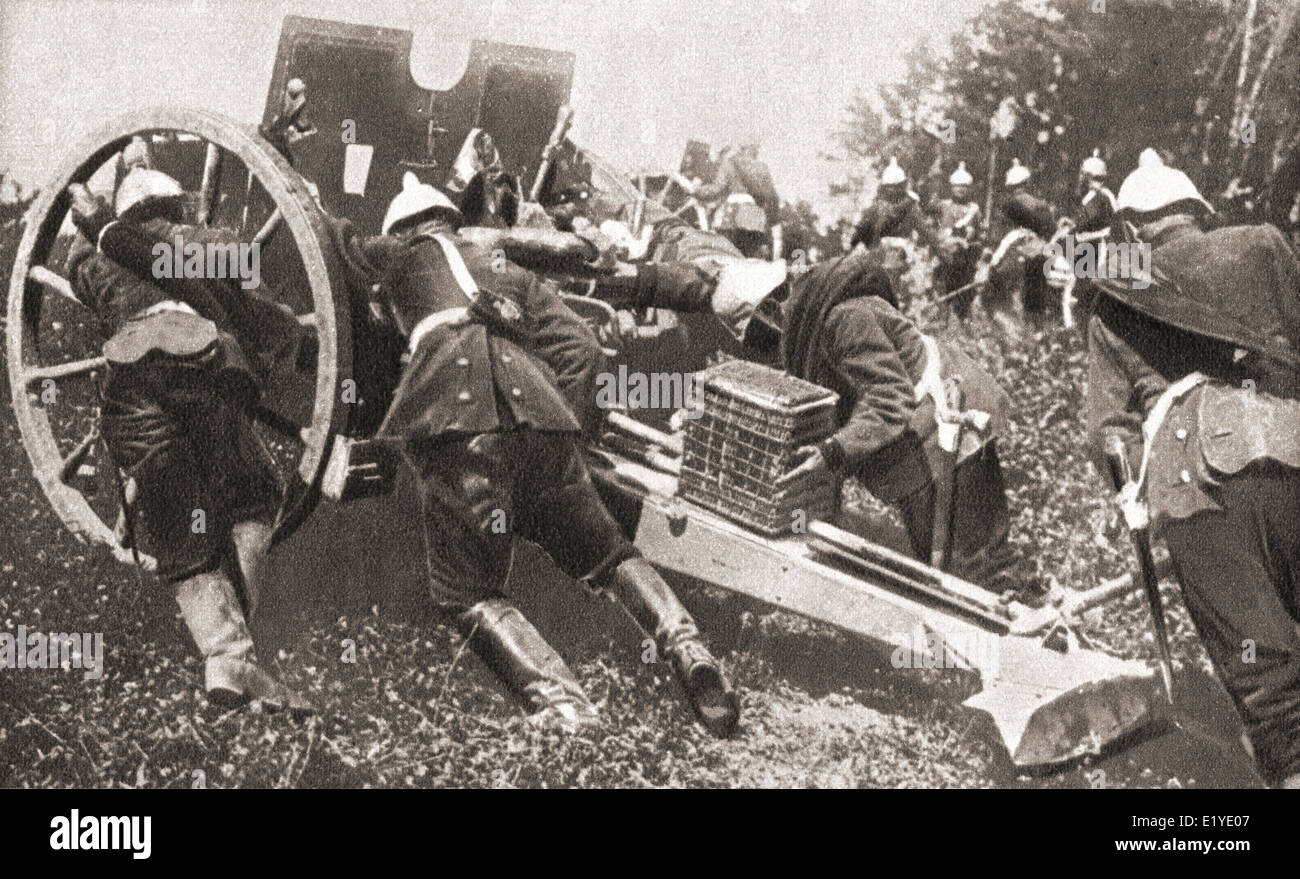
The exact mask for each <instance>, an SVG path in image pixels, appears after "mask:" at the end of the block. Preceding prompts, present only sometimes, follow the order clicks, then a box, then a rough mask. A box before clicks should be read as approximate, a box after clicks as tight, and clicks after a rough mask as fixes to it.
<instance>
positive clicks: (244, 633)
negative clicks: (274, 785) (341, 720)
mask: <svg viewBox="0 0 1300 879" xmlns="http://www.w3.org/2000/svg"><path fill="white" fill-rule="evenodd" d="M176 603H177V604H178V605H180V608H181V616H183V617H184V618H185V625H186V626H187V627H188V628H189V630H190V634H191V635H192V636H193V637H194V643H195V644H196V645H197V646H198V648H199V653H200V654H201V655H202V656H203V659H204V669H203V674H204V683H205V686H206V688H207V691H208V696H209V698H210V699H212V701H213V702H215V703H217V704H221V705H225V706H230V707H237V706H239V705H242V704H244V703H246V702H249V701H251V700H253V699H262V700H265V701H267V702H269V703H272V704H276V705H279V706H281V707H285V708H288V709H289V710H290V711H293V712H294V713H295V714H309V713H311V712H312V710H313V708H312V705H311V703H310V702H308V701H307V700H306V699H304V698H303V697H302V696H299V695H298V694H297V693H295V692H294V691H292V690H290V689H289V688H288V687H287V686H285V685H284V684H283V683H281V682H280V681H278V680H276V679H275V678H274V677H272V676H271V675H270V674H269V673H268V672H266V671H265V670H264V669H263V668H262V667H261V666H259V665H258V664H257V660H256V658H255V657H254V655H253V636H252V634H251V633H250V632H249V631H248V624H247V622H246V621H245V619H244V612H243V610H242V609H241V608H240V606H239V599H238V598H237V597H236V595H235V587H234V584H233V583H231V581H230V578H229V577H228V576H226V574H224V573H222V572H221V571H208V572H204V573H202V574H196V575H195V576H193V577H190V578H189V579H187V580H182V581H181V582H179V583H177V584H176Z"/></svg>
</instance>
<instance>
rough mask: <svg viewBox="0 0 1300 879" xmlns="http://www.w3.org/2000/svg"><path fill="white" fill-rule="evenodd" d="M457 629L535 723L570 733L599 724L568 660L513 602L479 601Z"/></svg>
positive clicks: (460, 619) (459, 622)
mask: <svg viewBox="0 0 1300 879" xmlns="http://www.w3.org/2000/svg"><path fill="white" fill-rule="evenodd" d="M456 625H457V627H458V628H459V629H460V632H461V634H462V635H464V636H465V639H466V640H467V641H469V645H470V648H471V649H473V651H474V652H475V653H476V654H478V657H479V658H480V659H482V660H483V662H484V664H486V665H487V667H488V668H490V669H492V671H493V672H494V673H495V674H496V675H497V677H499V678H501V680H502V681H503V682H504V683H505V684H506V686H508V687H509V688H510V690H511V691H512V692H514V693H515V695H516V696H518V697H519V698H520V699H521V700H522V701H523V702H524V704H525V705H526V706H527V708H528V713H529V717H530V719H531V720H533V721H534V722H536V723H540V724H542V725H554V726H556V727H558V728H560V729H563V730H565V731H567V732H578V731H581V730H583V729H591V728H594V727H596V726H598V725H599V724H600V715H599V714H597V713H596V708H595V706H593V705H592V704H591V702H589V701H588V700H587V696H586V694H585V693H583V692H582V686H581V685H580V684H579V683H578V681H577V679H576V678H575V677H574V676H573V672H572V671H570V670H569V667H568V665H566V664H565V662H564V659H563V658H562V657H561V656H560V654H558V653H556V652H555V648H553V647H551V645H550V644H548V643H546V639H545V638H543V637H542V635H541V633H540V632H538V631H537V629H535V628H533V624H532V623H530V622H529V621H528V620H527V618H526V617H524V615H523V614H522V613H520V611H519V609H518V608H517V607H515V606H514V605H513V604H511V603H510V602H509V601H507V600H506V599H504V598H490V599H488V600H487V601H481V602H479V603H478V604H476V605H474V606H473V607H471V608H470V609H469V610H467V611H465V612H464V613H462V614H461V615H460V616H458V617H457V618H456Z"/></svg>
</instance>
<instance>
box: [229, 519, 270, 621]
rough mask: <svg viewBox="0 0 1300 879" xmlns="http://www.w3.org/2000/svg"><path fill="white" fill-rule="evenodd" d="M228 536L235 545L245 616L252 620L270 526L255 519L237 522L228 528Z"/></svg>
mask: <svg viewBox="0 0 1300 879" xmlns="http://www.w3.org/2000/svg"><path fill="white" fill-rule="evenodd" d="M230 538H231V541H232V542H233V543H234V545H235V562H236V564H238V566H239V580H240V583H241V584H242V585H243V587H244V588H243V593H244V611H245V617H246V618H247V619H249V620H252V619H253V617H254V616H256V615H257V607H258V604H259V603H260V599H261V594H262V590H261V585H262V572H263V568H264V567H265V565H264V562H265V561H266V550H267V547H268V546H270V545H271V526H270V525H267V524H266V523H264V522H258V521H257V520H250V521H248V522H239V523H236V524H235V526H234V527H232V528H231V529H230Z"/></svg>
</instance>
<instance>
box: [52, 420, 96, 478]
mask: <svg viewBox="0 0 1300 879" xmlns="http://www.w3.org/2000/svg"><path fill="white" fill-rule="evenodd" d="M97 439H99V430H98V429H97V428H92V429H91V431H90V433H88V434H86V436H85V438H83V439H82V440H81V442H79V443H77V447H76V448H74V449H73V450H72V451H71V452H69V453H68V455H67V457H65V458H64V459H63V463H62V464H61V465H60V466H59V481H60V482H62V483H64V484H67V483H69V482H71V481H72V479H73V477H75V476H93V475H94V474H95V468H94V467H86V466H84V465H85V461H86V457H87V456H88V455H89V454H90V450H91V449H92V448H94V447H95V440H97Z"/></svg>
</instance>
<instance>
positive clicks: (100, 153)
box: [6, 107, 351, 561]
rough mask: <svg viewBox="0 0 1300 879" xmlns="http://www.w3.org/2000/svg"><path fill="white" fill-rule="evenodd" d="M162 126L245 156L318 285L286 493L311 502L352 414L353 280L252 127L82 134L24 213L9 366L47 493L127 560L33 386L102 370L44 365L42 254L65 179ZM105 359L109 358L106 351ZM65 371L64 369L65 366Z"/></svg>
mask: <svg viewBox="0 0 1300 879" xmlns="http://www.w3.org/2000/svg"><path fill="white" fill-rule="evenodd" d="M160 130H164V131H165V130H171V131H176V132H184V133H188V134H192V135H197V136H198V137H200V138H202V139H203V140H205V141H207V142H208V143H209V144H215V145H216V146H218V147H220V148H221V149H222V150H225V151H226V152H228V153H230V154H232V155H233V156H235V157H236V158H238V159H239V160H240V161H241V162H243V164H244V166H245V167H246V168H247V170H248V173H249V175H250V176H251V177H253V178H256V179H257V181H258V183H259V184H260V185H261V186H262V188H263V189H264V190H265V191H266V193H267V194H268V195H269V196H270V198H271V199H272V200H273V201H274V203H275V206H276V208H278V209H279V211H280V213H281V215H282V219H283V222H284V224H285V225H286V226H287V227H288V229H289V230H290V232H291V233H292V235H293V241H294V245H295V247H296V249H297V251H298V254H299V257H300V258H301V260H302V264H303V268H304V270H305V273H306V276H307V279H308V283H309V286H310V288H311V301H312V307H313V316H314V323H315V330H316V335H317V338H318V340H319V351H318V354H317V359H316V383H315V384H316V386H315V400H314V405H313V408H312V419H311V424H310V426H309V427H307V428H306V430H305V433H304V435H303V437H302V443H303V449H302V453H301V455H300V457H299V458H298V461H297V465H296V467H295V475H296V479H297V480H298V481H299V482H300V484H299V485H297V486H291V487H290V489H289V496H290V497H293V498H295V503H296V505H298V506H302V505H305V504H307V503H308V502H309V497H310V494H311V492H309V491H307V490H305V489H306V488H307V487H309V486H311V485H313V484H314V483H315V481H316V478H317V477H318V475H319V474H320V472H321V470H322V468H323V467H324V465H325V463H326V461H327V459H328V454H329V450H330V444H331V442H332V438H333V436H334V435H335V434H336V433H338V432H339V431H340V430H341V429H342V427H343V424H344V421H345V412H344V411H343V407H342V406H341V405H340V400H341V394H340V392H339V391H340V387H341V384H342V382H343V381H344V380H345V379H348V378H350V375H351V334H350V329H351V328H350V325H349V323H348V319H347V316H348V309H347V304H346V295H347V294H346V286H345V284H344V283H343V278H342V275H341V267H340V266H339V264H338V261H337V259H335V258H333V255H332V254H333V251H332V250H331V249H328V248H326V247H324V246H323V245H322V242H323V241H325V240H327V238H328V230H327V228H326V226H325V219H324V217H323V216H322V214H321V212H320V210H319V209H318V208H317V206H316V203H315V201H314V199H313V198H312V195H311V193H310V192H309V191H308V190H307V188H306V186H305V185H304V183H303V180H302V178H301V177H300V176H299V175H298V174H297V172H295V171H294V170H293V169H292V168H291V167H290V166H289V164H288V162H287V161H285V159H284V157H283V156H281V155H280V154H279V153H278V152H277V151H276V150H275V149H274V148H273V147H272V146H271V145H270V144H269V143H267V142H266V140H264V139H263V138H262V137H261V136H260V135H259V134H257V131H256V129H255V128H254V127H252V126H246V125H243V124H240V123H237V122H234V121H232V120H230V119H227V118H225V117H223V116H221V115H219V114H216V113H211V112H209V111H206V110H198V109H191V108H177V107H162V108H152V109H147V110H142V111H138V112H134V113H130V114H127V115H125V116H122V117H120V118H118V119H116V120H114V121H113V122H111V123H109V124H107V125H105V126H104V127H102V128H100V129H99V130H98V131H96V132H94V133H93V134H91V135H89V136H87V137H86V138H85V139H83V140H82V141H81V142H80V143H79V144H78V146H77V147H76V148H75V149H74V150H73V151H72V152H71V153H70V154H69V155H68V157H67V158H65V159H64V160H63V162H62V163H61V164H60V166H59V169H58V172H57V173H56V175H55V176H54V177H53V178H52V179H51V180H50V181H49V183H48V184H47V186H46V187H45V188H44V189H42V191H41V193H40V195H39V197H38V198H37V199H36V201H35V202H34V203H33V204H32V206H31V208H30V209H29V210H28V212H27V215H26V217H25V226H24V229H23V237H22V240H21V242H20V244H19V247H18V251H17V253H16V255H15V258H14V267H13V273H12V275H11V277H10V284H9V302H8V320H7V323H6V335H7V339H6V343H7V344H6V366H7V369H8V374H9V384H10V393H11V395H12V400H13V410H14V415H15V419H16V421H17V423H18V429H19V432H20V433H21V435H22V440H23V446H24V448H25V450H26V452H27V457H28V459H29V461H30V462H31V464H32V471H33V474H34V475H35V476H36V479H37V482H38V483H39V484H40V486H41V490H42V491H43V492H44V494H45V496H46V499H47V500H48V501H49V502H50V504H51V506H52V507H53V508H54V511H55V513H56V514H57V515H58V516H59V518H60V519H61V520H62V521H63V523H64V525H65V526H66V527H67V528H68V529H69V531H71V532H72V533H73V535H74V536H76V537H77V538H78V539H79V540H83V541H91V542H95V543H102V544H105V545H107V546H108V547H110V549H112V551H113V553H114V555H116V556H117V557H118V558H119V559H121V560H123V561H130V560H131V559H132V554H131V551H130V550H129V549H127V548H125V547H123V546H122V545H121V544H120V542H119V541H118V540H117V537H116V535H115V533H114V529H113V528H112V527H111V526H110V525H108V524H107V523H106V522H105V521H104V519H103V518H101V517H100V515H99V514H98V513H97V512H96V511H95V510H94V509H93V508H92V507H91V505H90V503H89V502H88V500H87V499H86V497H85V496H84V495H83V493H82V492H81V491H79V490H78V489H77V488H75V487H73V486H72V485H70V484H69V483H68V481H67V467H68V460H69V456H64V455H63V454H62V453H60V451H59V447H58V441H57V436H56V434H55V431H54V428H53V426H52V424H51V421H50V415H49V413H48V412H47V411H46V409H45V407H44V406H43V405H42V404H41V403H40V402H38V397H37V395H36V394H35V393H33V391H32V388H33V386H34V384H35V383H37V382H42V381H44V380H45V379H46V378H54V379H63V378H70V377H71V376H73V375H77V374H81V373H92V372H93V371H94V370H95V368H97V367H96V366H95V365H94V364H91V363H89V361H84V360H83V361H78V362H75V363H73V364H71V365H69V366H67V367H65V366H64V365H62V364H59V365H55V366H53V367H51V366H47V365H44V364H41V363H40V347H39V338H38V333H39V330H40V318H41V312H42V307H43V303H44V299H45V297H46V296H48V295H51V292H52V291H53V288H56V287H57V286H58V283H57V282H58V278H57V276H53V277H47V276H45V275H42V270H44V271H46V272H48V270H47V269H45V261H46V260H47V259H48V257H49V256H50V253H51V251H52V249H53V246H54V243H55V241H56V239H57V237H58V233H59V229H60V227H61V226H62V225H63V223H64V220H65V218H66V215H67V213H68V205H69V199H68V195H67V189H68V186H69V185H70V184H72V183H84V182H86V181H87V180H88V179H89V178H90V177H91V176H92V175H93V174H94V173H95V172H96V171H97V170H98V169H99V168H100V167H101V166H102V165H104V163H105V162H107V161H109V160H110V159H111V158H113V157H114V155H115V154H116V153H118V152H119V151H121V149H122V148H123V147H124V146H125V145H126V144H127V143H129V142H130V140H131V138H132V137H133V136H135V135H138V134H144V133H149V132H155V131H160ZM33 269H35V270H36V272H35V273H33ZM49 274H50V275H52V274H53V273H49ZM94 359H95V358H92V360H94ZM99 362H100V364H102V358H99ZM61 369H62V370H66V371H65V372H64V373H58V371H59V370H61ZM56 373H57V374H56ZM74 454H75V452H74ZM286 513H287V515H286V516H285V518H287V519H296V518H297V517H298V514H299V513H301V510H288V511H286Z"/></svg>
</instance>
